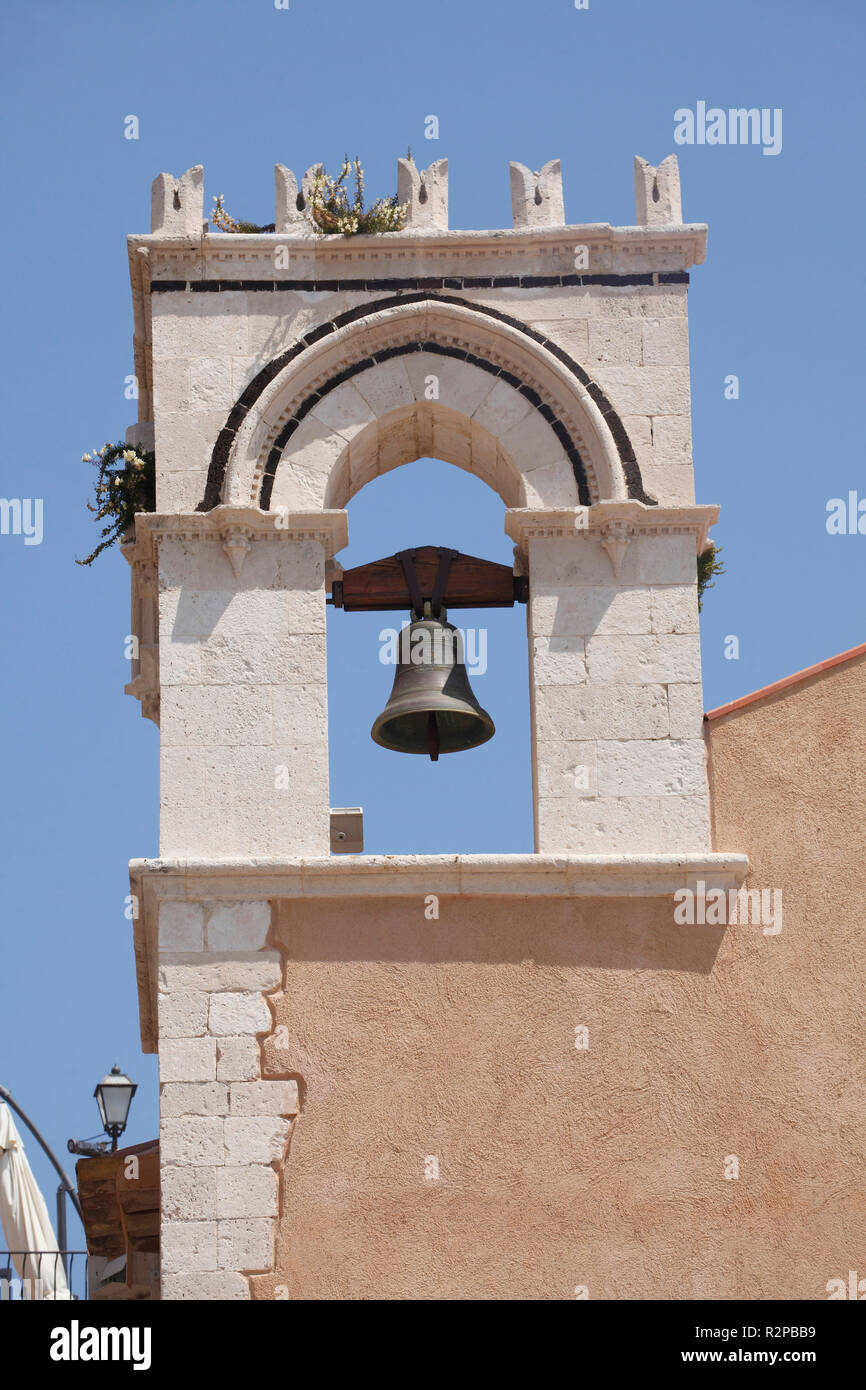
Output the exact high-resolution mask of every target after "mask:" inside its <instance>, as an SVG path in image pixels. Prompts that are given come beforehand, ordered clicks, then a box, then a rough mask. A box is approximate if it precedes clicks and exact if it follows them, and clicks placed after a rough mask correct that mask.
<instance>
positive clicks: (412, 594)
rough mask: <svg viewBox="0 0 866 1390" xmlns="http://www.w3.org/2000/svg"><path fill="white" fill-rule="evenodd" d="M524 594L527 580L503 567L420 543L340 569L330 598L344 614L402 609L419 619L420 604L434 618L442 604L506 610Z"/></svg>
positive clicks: (444, 548)
mask: <svg viewBox="0 0 866 1390" xmlns="http://www.w3.org/2000/svg"><path fill="white" fill-rule="evenodd" d="M528 597H529V581H528V579H527V578H526V576H525V575H518V574H515V573H514V572H513V570H512V569H511V568H510V567H509V566H508V565H499V564H496V563H495V561H493V560H481V559H479V558H478V557H477V556H475V555H461V554H460V551H459V550H449V549H447V548H446V547H444V546H435V545H423V546H418V547H416V548H415V549H412V550H401V551H398V553H397V554H396V555H389V556H387V558H386V559H384V560H373V561H371V562H370V564H367V565H358V566H356V568H355V569H350V570H344V572H343V576H342V578H341V579H338V580H336V581H335V582H334V583H333V584H332V585H331V598H330V600H329V601H330V602H331V603H332V604H333V605H334V607H335V608H343V609H345V611H346V612H347V613H364V612H367V613H376V612H386V611H389V610H393V609H400V608H403V609H410V610H411V611H412V612H414V613H417V614H418V616H419V617H421V615H422V614H423V612H424V605H425V603H429V604H430V611H431V612H432V613H433V615H434V616H438V614H439V612H440V611H441V609H443V608H444V609H451V608H511V607H512V606H513V605H514V604H515V603H526V601H527V599H528Z"/></svg>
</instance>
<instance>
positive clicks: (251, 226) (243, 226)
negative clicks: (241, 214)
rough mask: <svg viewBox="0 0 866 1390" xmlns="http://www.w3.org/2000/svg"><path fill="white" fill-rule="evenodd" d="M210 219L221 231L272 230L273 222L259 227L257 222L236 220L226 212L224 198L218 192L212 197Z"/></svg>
mask: <svg viewBox="0 0 866 1390" xmlns="http://www.w3.org/2000/svg"><path fill="white" fill-rule="evenodd" d="M210 220H211V222H213V224H214V226H215V227H219V229H220V231H221V232H272V231H273V230H274V223H273V222H272V223H271V224H270V226H269V227H260V226H259V225H258V223H257V222H236V221H235V219H234V218H233V217H232V215H231V213H230V212H226V206H225V198H224V197H223V194H222V193H220V194H219V195H218V196H217V197H215V198H214V209H213V211H212V213H211V215H210Z"/></svg>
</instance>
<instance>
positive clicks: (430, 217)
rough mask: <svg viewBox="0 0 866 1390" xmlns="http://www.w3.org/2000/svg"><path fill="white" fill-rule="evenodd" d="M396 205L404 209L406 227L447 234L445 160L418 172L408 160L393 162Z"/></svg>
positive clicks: (436, 161)
mask: <svg viewBox="0 0 866 1390" xmlns="http://www.w3.org/2000/svg"><path fill="white" fill-rule="evenodd" d="M397 201H398V202H399V203H406V204H407V205H408V209H407V215H406V225H407V226H408V227H410V228H416V227H417V228H418V229H423V230H425V231H426V230H433V229H436V230H437V231H447V230H448V160H447V159H437V160H435V161H434V162H433V163H432V164H431V165H429V166H428V168H426V169H419V168H418V167H417V165H416V164H415V161H414V160H412V159H398V160H397Z"/></svg>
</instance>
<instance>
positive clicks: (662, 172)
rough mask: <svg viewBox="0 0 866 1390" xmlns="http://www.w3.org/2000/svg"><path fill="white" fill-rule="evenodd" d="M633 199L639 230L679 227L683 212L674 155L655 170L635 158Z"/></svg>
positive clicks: (678, 169)
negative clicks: (649, 227)
mask: <svg viewBox="0 0 866 1390" xmlns="http://www.w3.org/2000/svg"><path fill="white" fill-rule="evenodd" d="M634 197H635V211H636V219H637V222H638V225H639V226H664V225H669V224H675V225H677V226H678V225H680V223H681V222H682V220H683V208H682V197H681V194H680V166H679V163H678V161H677V157H676V155H675V154H669V155H668V157H667V159H663V160H662V162H661V164H659V166H658V167H657V168H656V167H654V166H653V165H652V164H649V163H647V161H646V160H645V159H641V157H640V155H635V158H634Z"/></svg>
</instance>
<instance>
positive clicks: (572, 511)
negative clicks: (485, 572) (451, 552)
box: [505, 499, 719, 555]
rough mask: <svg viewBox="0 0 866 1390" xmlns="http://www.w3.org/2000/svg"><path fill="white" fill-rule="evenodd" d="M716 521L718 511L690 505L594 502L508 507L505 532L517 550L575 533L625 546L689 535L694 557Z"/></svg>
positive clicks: (714, 507)
mask: <svg viewBox="0 0 866 1390" xmlns="http://www.w3.org/2000/svg"><path fill="white" fill-rule="evenodd" d="M718 519H719V507H718V505H717V504H715V503H712V504H709V505H692V506H682V507H647V506H646V505H645V504H644V503H643V502H638V501H636V500H634V499H628V500H617V501H604V502H595V503H593V505H592V506H591V507H561V508H541V507H537V508H534V507H509V508H508V509H507V511H506V513H505V532H506V535H509V536H510V537H511V539H512V540H513V541H515V542H516V543H517V545H518V547H519V548H520V549H521V550H523V549H525V546H526V542H527V540H533V539H537V538H539V537H564V536H565V537H567V536H573V535H575V534H576V533H577V534H582V535H597V536H599V537H600V538H601V539H602V541H603V542H604V541H607V542H608V543H612V542H613V541H618V542H621V543H628V541H629V540H630V539H631V538H633V537H634V536H644V535H646V536H650V535H663V536H671V535H677V534H683V533H691V534H694V536H695V545H696V550H697V553H698V554H699V555H700V553H701V551H702V550H704V549H705V548H706V544H707V538H708V536H709V532H710V528H711V527H712V526H714V525H715V523H716V522H717V521H718Z"/></svg>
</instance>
